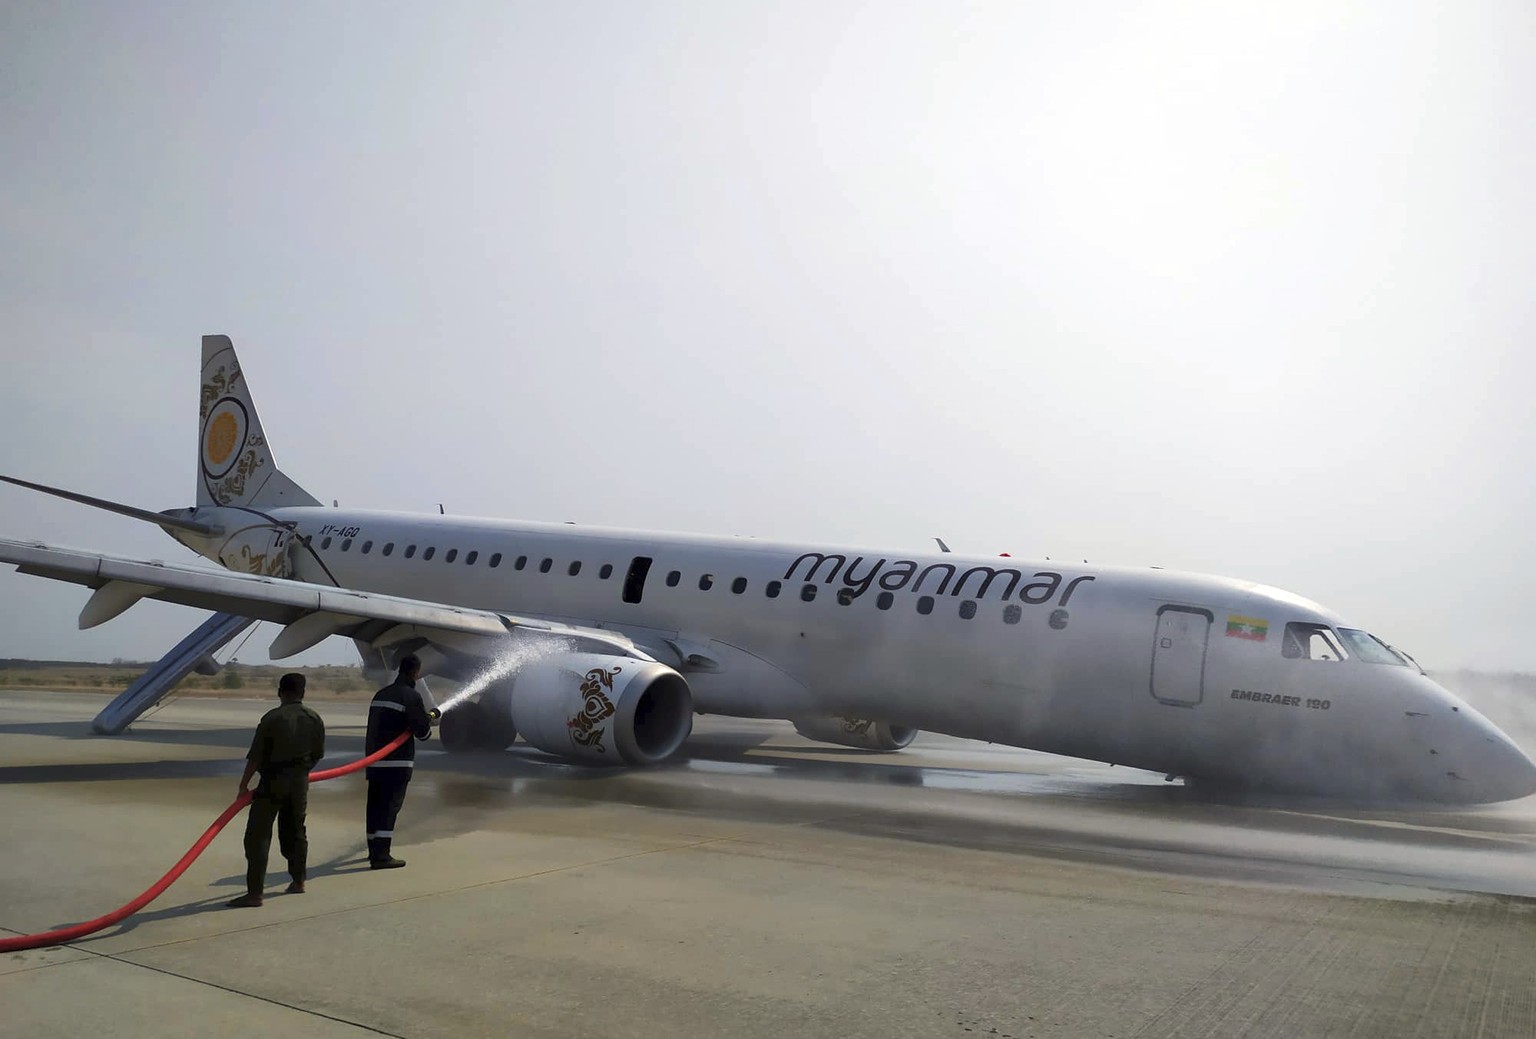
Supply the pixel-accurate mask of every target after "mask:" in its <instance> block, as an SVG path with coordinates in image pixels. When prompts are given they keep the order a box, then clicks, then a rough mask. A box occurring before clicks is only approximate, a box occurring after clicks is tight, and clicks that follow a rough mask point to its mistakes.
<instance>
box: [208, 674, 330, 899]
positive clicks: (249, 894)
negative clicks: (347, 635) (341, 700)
mask: <svg viewBox="0 0 1536 1039" xmlns="http://www.w3.org/2000/svg"><path fill="white" fill-rule="evenodd" d="M277 696H278V699H280V700H281V701H282V706H280V707H275V708H273V709H272V710H270V711H268V712H267V713H266V714H264V715H262V716H261V721H260V722H258V723H257V725H256V735H255V737H254V738H253V739H252V740H251V750H250V753H249V754H247V755H246V756H245V774H244V775H242V776H241V777H240V792H241V793H242V794H243V793H245V791H246V789H247V788H249V786H250V784H251V777H252V776H253V775H255V774H256V773H258V772H259V773H261V782H259V783H257V784H256V789H255V790H254V791H252V794H251V813H250V815H249V816H248V817H247V818H246V821H245V894H243V895H241V896H240V897H239V898H236V899H234V900H233V901H231V902H229V903H227V904H228V905H229V907H230V908H231V909H247V908H254V907H256V906H259V905H261V893H262V888H263V887H265V886H266V882H267V850H268V849H269V848H270V847H271V845H272V820H273V819H276V820H277V843H278V847H279V848H281V849H282V852H283V858H285V859H287V860H288V873H289V875H290V876H292V877H293V882H292V883H291V884H289V885H288V892H289V893H290V894H299V895H301V894H303V893H304V868H305V865H306V863H307V859H308V857H309V839H308V838H307V837H306V835H305V833H304V810H305V809H306V808H307V807H308V805H309V770H310V769H311V768H313V767H314V764H315V762H317V761H319V760H320V759H321V758H322V757H323V756H324V755H325V723H324V722H323V721H321V720H320V716H319V715H318V714H316V713H315V712H314V711H312V710H310V709H309V708H308V707H305V706H304V676H303V675H301V674H298V673H297V672H294V673H292V674H286V675H284V676H283V677H282V678H281V679H280V680H279V681H278V684H277Z"/></svg>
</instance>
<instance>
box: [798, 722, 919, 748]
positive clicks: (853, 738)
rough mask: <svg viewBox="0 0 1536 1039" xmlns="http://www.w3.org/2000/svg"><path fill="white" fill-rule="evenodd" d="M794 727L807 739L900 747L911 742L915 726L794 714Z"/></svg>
mask: <svg viewBox="0 0 1536 1039" xmlns="http://www.w3.org/2000/svg"><path fill="white" fill-rule="evenodd" d="M791 721H792V722H794V726H795V731H796V732H798V733H799V734H800V735H802V736H804V737H805V738H806V739H808V740H817V741H819V742H821V743H835V744H837V745H838V746H839V747H853V748H855V749H857V750H900V749H901V748H902V747H905V746H906V745H907V744H909V743H911V742H912V739H913V737H915V736H916V735H917V730H916V729H904V728H902V727H901V726H899V725H887V724H886V723H885V722H876V721H870V720H869V719H867V718H793V719H791Z"/></svg>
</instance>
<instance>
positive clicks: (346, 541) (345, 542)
mask: <svg viewBox="0 0 1536 1039" xmlns="http://www.w3.org/2000/svg"><path fill="white" fill-rule="evenodd" d="M351 547H352V539H351V538H342V540H341V550H342V551H343V552H345V551H346V550H347V549H349V548H351Z"/></svg>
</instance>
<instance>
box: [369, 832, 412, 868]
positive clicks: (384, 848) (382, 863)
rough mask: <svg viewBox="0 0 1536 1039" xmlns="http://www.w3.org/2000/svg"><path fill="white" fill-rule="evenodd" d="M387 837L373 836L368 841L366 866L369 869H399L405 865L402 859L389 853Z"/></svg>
mask: <svg viewBox="0 0 1536 1039" xmlns="http://www.w3.org/2000/svg"><path fill="white" fill-rule="evenodd" d="M389 843H390V841H389V838H388V837H373V838H370V839H369V841H368V868H369V869H399V868H400V867H401V866H404V865H405V860H404V859H397V858H395V857H394V856H392V855H390V853H389Z"/></svg>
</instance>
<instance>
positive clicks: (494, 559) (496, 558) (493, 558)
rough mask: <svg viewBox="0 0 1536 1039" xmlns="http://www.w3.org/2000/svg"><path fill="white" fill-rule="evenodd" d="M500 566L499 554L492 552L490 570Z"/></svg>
mask: <svg viewBox="0 0 1536 1039" xmlns="http://www.w3.org/2000/svg"><path fill="white" fill-rule="evenodd" d="M500 565H501V553H500V552H493V553H491V569H492V570H495V569H496V568H497V567H498V566H500Z"/></svg>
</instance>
